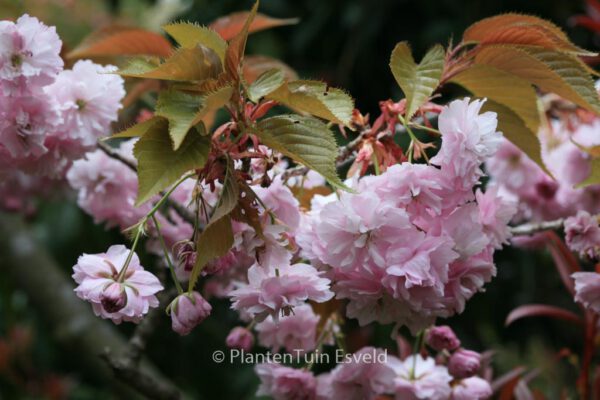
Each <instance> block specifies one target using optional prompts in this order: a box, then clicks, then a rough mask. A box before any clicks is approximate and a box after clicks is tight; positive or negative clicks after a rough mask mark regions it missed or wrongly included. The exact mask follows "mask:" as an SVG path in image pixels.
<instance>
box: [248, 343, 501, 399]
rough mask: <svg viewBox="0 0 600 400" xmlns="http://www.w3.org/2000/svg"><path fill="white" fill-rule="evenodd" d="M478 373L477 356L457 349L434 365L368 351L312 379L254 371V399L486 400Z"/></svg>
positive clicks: (425, 359) (305, 373) (300, 373)
mask: <svg viewBox="0 0 600 400" xmlns="http://www.w3.org/2000/svg"><path fill="white" fill-rule="evenodd" d="M479 369H480V356H479V354H478V353H475V352H473V351H469V350H462V349H461V350H458V351H456V352H455V353H454V354H453V355H452V356H451V357H450V359H449V360H448V361H447V362H446V363H439V362H436V360H435V359H434V358H433V357H431V356H423V355H421V354H416V355H412V356H409V357H407V358H405V359H400V358H397V357H395V356H393V355H389V354H387V353H386V352H384V350H382V349H376V348H372V347H365V348H362V349H361V350H359V351H357V352H356V353H354V354H351V355H348V356H347V357H346V358H345V361H344V362H343V363H340V364H338V365H337V366H336V367H335V368H334V369H333V370H332V371H330V372H327V373H324V374H320V375H316V376H315V375H314V374H313V373H312V372H311V371H310V370H307V369H295V368H291V367H288V366H284V365H281V364H276V363H264V364H259V365H257V366H256V368H255V370H256V373H257V374H258V377H259V379H260V381H261V384H260V386H259V388H258V392H257V395H267V396H271V397H272V398H273V399H275V400H288V399H310V400H364V399H376V398H379V396H381V397H385V396H393V398H394V399H397V400H425V399H427V400H480V399H487V398H489V397H490V396H491V395H492V388H491V386H490V384H489V382H487V381H486V380H485V379H483V378H481V377H479V376H477V373H478V372H479Z"/></svg>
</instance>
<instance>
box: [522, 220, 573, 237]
mask: <svg viewBox="0 0 600 400" xmlns="http://www.w3.org/2000/svg"><path fill="white" fill-rule="evenodd" d="M564 223H565V220H564V218H560V219H557V220H554V221H544V222H531V223H527V224H523V225H518V226H513V227H511V228H510V232H511V233H512V234H513V236H525V235H533V234H534V233H538V232H542V231H548V230H555V229H560V228H562V226H563V224H564Z"/></svg>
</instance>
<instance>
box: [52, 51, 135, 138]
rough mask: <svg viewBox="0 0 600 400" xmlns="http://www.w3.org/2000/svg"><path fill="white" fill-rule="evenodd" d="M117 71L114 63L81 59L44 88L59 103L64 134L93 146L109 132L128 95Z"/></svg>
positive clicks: (63, 135) (66, 136) (61, 129)
mask: <svg viewBox="0 0 600 400" xmlns="http://www.w3.org/2000/svg"><path fill="white" fill-rule="evenodd" d="M115 71H116V67H114V66H101V65H98V64H94V63H93V62H91V61H89V60H83V61H78V62H77V63H75V65H74V66H73V69H72V70H65V71H62V72H61V73H60V74H59V75H58V77H57V78H56V80H55V81H54V83H53V84H52V85H49V86H47V87H46V88H45V90H46V92H47V93H49V94H51V95H52V96H54V97H55V98H56V100H57V102H58V103H59V104H60V105H59V110H60V112H61V116H62V118H63V120H64V123H63V125H62V126H61V128H60V131H61V135H62V137H64V138H70V139H74V140H77V141H79V142H80V143H82V144H83V145H84V146H90V145H93V144H94V143H95V142H96V140H97V139H98V138H99V137H101V136H106V135H108V134H109V133H110V123H111V122H114V121H116V120H117V112H118V111H119V109H121V107H122V105H121V100H122V99H123V97H124V96H125V89H124V87H123V79H122V78H121V77H120V76H118V75H115V74H111V72H115Z"/></svg>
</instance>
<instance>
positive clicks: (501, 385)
mask: <svg viewBox="0 0 600 400" xmlns="http://www.w3.org/2000/svg"><path fill="white" fill-rule="evenodd" d="M525 371H527V370H526V369H525V367H522V366H521V367H515V368H513V369H512V370H511V371H508V372H507V373H506V374H504V375H502V376H500V377H499V378H496V379H494V381H493V382H492V385H491V386H492V390H493V391H494V393H497V392H498V391H499V390H500V389H502V394H501V395H500V398H502V396H503V395H504V393H505V392H508V393H509V394H510V395H511V396H510V397H508V399H509V400H510V399H512V391H513V389H514V387H515V386H516V385H517V383H518V382H519V380H520V379H521V375H523V374H524V373H525Z"/></svg>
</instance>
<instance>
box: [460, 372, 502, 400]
mask: <svg viewBox="0 0 600 400" xmlns="http://www.w3.org/2000/svg"><path fill="white" fill-rule="evenodd" d="M492 394H493V392H492V387H491V386H490V383H489V382H488V381H486V380H485V379H482V378H480V377H478V376H472V377H470V378H467V379H462V380H460V381H458V382H456V383H455V384H454V385H453V386H452V396H451V397H450V399H451V400H485V399H487V398H489V397H491V396H492Z"/></svg>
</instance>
